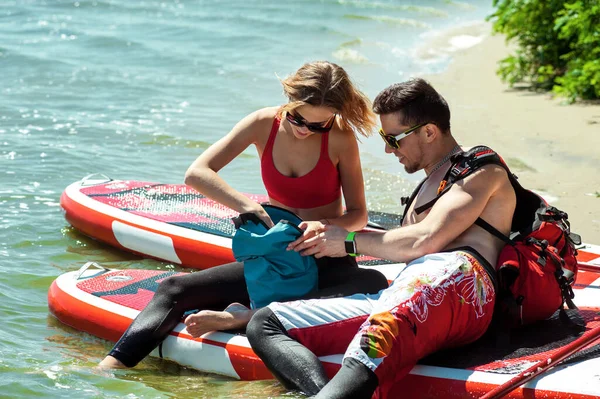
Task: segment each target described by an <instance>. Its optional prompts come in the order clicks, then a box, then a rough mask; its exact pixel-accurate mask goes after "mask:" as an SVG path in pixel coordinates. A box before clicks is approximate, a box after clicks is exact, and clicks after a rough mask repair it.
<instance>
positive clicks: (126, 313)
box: [48, 263, 600, 399]
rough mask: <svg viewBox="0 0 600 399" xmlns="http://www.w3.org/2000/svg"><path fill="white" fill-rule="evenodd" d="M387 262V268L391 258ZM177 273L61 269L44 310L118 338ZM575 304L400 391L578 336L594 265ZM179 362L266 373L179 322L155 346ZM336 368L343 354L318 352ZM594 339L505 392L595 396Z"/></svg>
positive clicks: (462, 384)
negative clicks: (564, 315) (562, 313)
mask: <svg viewBox="0 0 600 399" xmlns="http://www.w3.org/2000/svg"><path fill="white" fill-rule="evenodd" d="M386 267H388V268H391V269H393V268H394V267H397V265H396V266H394V265H391V264H390V265H387V266H386ZM175 274H177V273H175V272H172V271H157V270H108V269H105V268H103V267H101V266H98V265H96V264H92V263H89V264H86V265H85V266H84V267H82V268H81V269H80V270H79V271H75V272H69V273H65V274H63V275H61V276H59V277H58V278H57V279H56V280H55V281H54V282H53V283H52V285H51V287H50V289H49V292H48V303H49V307H50V310H51V312H52V314H54V316H56V317H57V318H58V319H59V320H60V321H62V322H63V323H65V324H67V325H69V326H71V327H74V328H76V329H78V330H81V331H85V332H88V333H90V334H92V335H95V336H98V337H101V338H104V339H108V340H111V341H117V340H118V339H119V337H120V336H121V335H122V334H123V332H124V331H125V330H126V329H127V327H128V326H129V324H130V323H131V321H132V320H133V319H134V318H135V317H136V316H137V314H138V313H139V312H140V311H141V310H142V309H143V308H144V307H145V305H146V304H147V303H148V302H149V301H150V299H151V298H152V296H153V295H154V292H155V291H156V288H157V287H158V284H159V283H160V282H161V281H162V280H163V279H165V278H167V277H170V276H173V275H175ZM574 288H575V289H574V291H575V302H576V304H577V305H578V307H579V310H577V311H571V310H569V311H568V312H569V316H570V319H571V321H572V322H569V323H565V322H564V321H562V320H559V317H558V312H557V315H555V316H554V317H553V318H551V319H549V320H546V321H544V322H541V323H538V324H535V325H532V326H530V327H527V328H524V329H522V330H519V331H516V332H512V333H511V334H510V339H509V340H508V341H507V342H503V343H501V344H499V342H500V341H499V338H498V336H497V335H492V334H488V335H486V336H484V337H483V338H482V339H480V340H479V341H477V342H476V343H474V344H471V345H469V346H466V347H462V348H457V349H453V350H449V351H444V352H439V353H437V354H435V355H432V356H430V357H428V358H426V359H423V360H422V361H421V363H420V364H419V365H417V366H416V367H414V368H413V369H412V371H411V372H410V374H409V375H408V376H407V377H406V378H405V379H404V380H403V382H402V384H400V386H399V389H401V393H402V396H403V397H410V398H461V399H462V398H474V397H479V396H481V395H483V394H484V393H486V392H488V391H490V390H491V389H493V388H494V387H496V386H498V385H501V384H502V383H504V382H505V381H507V380H509V379H510V378H512V377H514V376H515V375H517V374H518V373H519V372H521V371H523V370H525V369H526V368H528V367H530V366H531V365H532V364H533V363H534V362H536V361H538V360H541V359H545V358H548V357H551V356H552V354H553V353H554V352H556V351H557V350H559V349H560V348H562V347H564V346H565V345H567V344H568V343H570V342H572V341H573V340H575V339H576V338H578V337H580V336H582V335H585V334H589V332H590V330H591V329H592V328H594V327H596V326H598V325H600V306H599V305H600V270H599V269H593V268H586V270H582V271H581V272H580V273H579V274H578V277H577V281H576V284H575V287H574ZM152 354H153V355H154V356H160V357H163V358H165V359H170V360H173V361H175V362H177V363H179V364H181V365H183V366H187V367H191V368H194V369H197V370H199V371H203V372H209V373H216V374H220V375H224V376H229V377H232V378H235V379H241V380H260V379H271V378H272V376H271V374H270V373H269V371H268V370H267V369H266V368H265V366H264V365H263V363H262V362H261V361H260V359H259V358H258V357H257V356H256V355H255V354H254V352H253V351H252V349H251V348H250V345H249V344H248V341H247V340H246V338H245V337H244V336H243V335H241V334H233V333H228V332H212V333H208V334H205V335H203V336H202V337H200V338H193V337H191V336H190V335H189V334H188V333H187V331H186V329H185V325H184V324H183V323H180V324H179V325H178V326H177V327H176V328H175V329H174V330H173V331H172V332H171V334H170V335H169V337H168V338H167V339H166V340H165V341H164V342H163V343H162V345H161V346H160V347H159V348H157V349H156V350H155V351H154V352H153V353H152ZM321 360H322V362H323V364H324V366H325V368H326V370H327V371H328V372H329V373H330V374H332V375H333V374H334V373H335V372H336V370H337V369H338V368H339V365H340V362H341V360H342V355H334V356H327V357H324V358H321ZM598 370H600V344H598V343H597V344H591V346H589V347H588V348H585V349H584V350H582V351H580V352H578V353H577V354H575V355H573V356H572V357H571V358H569V359H567V360H566V361H565V363H564V364H562V365H560V366H558V367H556V368H555V369H553V370H551V371H550V372H548V373H546V374H544V375H542V376H540V377H537V378H535V379H534V380H532V381H530V382H529V383H527V384H526V385H525V386H524V387H522V388H519V389H517V390H516V391H514V392H513V393H511V394H510V395H509V396H508V397H509V398H534V397H535V398H540V397H551V398H597V397H598V396H599V395H600V377H599V374H598Z"/></svg>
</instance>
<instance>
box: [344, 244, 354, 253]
mask: <svg viewBox="0 0 600 399" xmlns="http://www.w3.org/2000/svg"><path fill="white" fill-rule="evenodd" d="M344 245H345V247H346V253H347V254H353V253H355V252H354V251H355V250H356V249H355V248H354V241H344Z"/></svg>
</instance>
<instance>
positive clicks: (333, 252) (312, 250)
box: [288, 224, 348, 258]
mask: <svg viewBox="0 0 600 399" xmlns="http://www.w3.org/2000/svg"><path fill="white" fill-rule="evenodd" d="M347 235H348V232H347V231H346V230H344V229H343V228H341V227H338V226H334V225H331V224H328V225H325V226H323V229H322V230H321V231H320V232H318V233H316V234H315V235H313V237H310V238H306V239H304V240H303V241H302V242H300V243H298V244H297V245H295V246H292V244H294V243H295V242H296V241H298V240H296V241H294V243H291V244H290V246H288V249H289V250H294V251H296V252H301V254H302V255H303V256H306V255H314V256H315V257H316V258H322V257H324V256H329V257H332V258H340V257H343V256H346V255H348V254H347V253H346V248H345V246H344V241H345V239H346V236H347Z"/></svg>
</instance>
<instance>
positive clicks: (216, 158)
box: [185, 110, 273, 226]
mask: <svg viewBox="0 0 600 399" xmlns="http://www.w3.org/2000/svg"><path fill="white" fill-rule="evenodd" d="M264 116H265V110H259V111H256V112H253V113H252V114H250V115H248V116H246V117H245V118H244V119H242V120H241V121H239V122H238V123H237V124H236V125H235V126H234V127H233V129H232V130H231V131H230V132H229V133H228V134H227V135H226V136H224V137H223V138H221V139H220V140H219V141H217V142H216V143H214V144H213V145H211V146H210V147H209V148H208V149H207V150H206V151H204V152H203V153H202V154H201V155H200V156H199V157H198V158H197V159H196V160H195V161H194V162H193V163H192V165H191V166H190V167H189V168H188V170H187V172H186V174H185V184H186V185H188V186H190V187H193V188H194V189H196V190H197V191H198V192H200V193H202V194H203V195H205V196H207V197H209V198H211V199H213V200H215V201H217V202H219V203H221V204H223V205H225V206H227V207H229V208H231V209H233V210H235V211H237V212H240V213H244V212H253V213H256V214H257V215H258V216H259V217H260V218H261V219H262V220H264V221H265V222H266V223H267V225H269V226H272V225H273V222H272V221H271V219H270V218H269V216H268V215H267V213H266V212H265V210H264V209H263V208H262V206H260V204H258V203H256V202H254V201H252V200H251V199H249V198H248V197H246V196H245V195H243V194H241V193H239V192H238V191H236V190H234V189H233V188H232V187H231V186H230V185H229V184H227V183H226V182H225V181H224V180H223V179H222V178H221V177H220V176H219V175H218V174H217V172H218V171H219V170H221V169H222V168H223V167H224V166H226V165H227V164H229V162H231V161H232V160H233V159H234V158H235V157H237V156H238V155H239V154H240V153H242V151H244V150H245V149H246V148H248V146H250V145H251V144H256V142H257V138H258V134H259V132H260V130H261V128H262V124H264V123H263V121H264V120H265V119H266V118H264Z"/></svg>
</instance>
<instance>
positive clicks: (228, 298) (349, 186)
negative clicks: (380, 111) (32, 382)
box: [100, 61, 387, 367]
mask: <svg viewBox="0 0 600 399" xmlns="http://www.w3.org/2000/svg"><path fill="white" fill-rule="evenodd" d="M281 83H282V85H283V90H284V93H285V95H286V96H287V97H288V99H289V102H288V103H287V104H285V105H283V106H281V107H270V108H263V109H261V110H258V111H256V112H253V113H252V114H250V115H248V116H246V117H245V118H244V119H242V120H241V121H240V122H238V124H237V125H236V126H235V127H234V128H233V130H231V132H229V134H227V135H226V136H224V137H223V138H222V139H220V140H219V141H217V142H216V143H215V144H213V145H212V146H211V147H210V148H208V149H207V150H206V151H204V152H203V153H202V155H200V156H199V157H198V159H196V161H195V162H194V163H193V164H192V165H191V166H190V168H189V169H188V171H187V173H186V177H185V183H186V184H187V185H189V186H191V187H193V188H195V189H196V190H198V191H199V192H201V193H202V194H204V195H206V196H207V197H209V198H211V199H213V200H215V201H217V202H220V203H222V204H223V205H226V206H228V207H230V208H232V209H234V210H235V211H237V212H240V213H246V212H253V213H255V214H256V215H258V217H259V218H261V219H262V220H263V221H264V222H265V223H267V225H268V226H272V225H273V222H272V221H271V219H270V218H269V216H268V215H267V213H266V212H265V210H264V209H263V208H262V206H261V205H260V204H258V203H256V202H254V201H252V200H250V199H249V198H248V197H246V196H244V195H243V194H241V193H239V192H237V191H236V190H234V189H233V188H232V187H231V186H229V185H228V184H227V183H226V182H225V181H224V180H223V179H221V178H220V177H219V175H218V173H217V172H218V171H219V170H220V169H221V168H223V167H224V166H226V165H227V164H228V163H229V162H231V161H232V160H233V159H234V158H235V157H237V156H238V155H239V154H240V153H241V152H242V151H244V150H245V149H246V148H247V147H249V146H250V145H252V144H253V145H255V146H256V149H257V150H258V154H259V156H260V158H261V173H262V179H263V183H264V185H265V187H266V189H267V193H268V195H269V201H270V203H271V204H273V205H277V206H280V207H282V208H285V209H288V210H290V211H292V212H294V213H296V214H297V215H298V216H300V217H301V218H302V219H303V220H306V222H303V223H302V224H301V225H300V227H301V228H302V229H304V234H303V236H302V237H301V238H300V239H299V241H301V240H303V239H306V238H309V237H312V236H314V235H315V234H317V233H319V232H320V231H321V230H322V229H323V228H324V226H325V225H326V224H335V225H338V226H341V227H343V228H345V229H346V230H349V231H354V230H360V229H362V228H363V227H364V226H365V225H366V223H367V209H366V203H365V196H364V187H363V179H362V171H361V166H360V159H359V154H358V144H357V141H356V137H355V135H354V131H355V132H357V133H358V134H361V135H363V136H367V135H368V134H369V133H370V132H371V131H372V130H373V128H374V126H375V122H374V114H373V113H372V111H371V109H370V102H369V100H368V99H367V97H366V96H365V95H364V94H363V93H361V92H360V91H359V90H357V89H356V88H355V87H354V85H353V84H352V82H351V81H350V78H349V77H348V75H347V74H346V72H345V71H344V69H342V68H341V67H339V66H338V65H336V64H333V63H330V62H325V61H320V62H312V63H307V64H305V65H303V66H302V67H301V68H300V69H299V70H298V71H296V73H295V74H293V75H292V76H290V77H288V78H286V79H284V80H283V81H282V82H281ZM341 191H343V193H344V201H345V205H346V212H345V213H344V211H343V204H342V197H341ZM317 264H318V267H319V289H318V291H317V292H316V293H315V294H314V295H313V297H330V296H342V295H351V294H354V293H358V292H362V293H375V292H378V291H379V290H380V289H382V288H385V287H387V281H386V279H385V277H384V276H383V275H382V274H381V273H379V272H377V271H375V270H366V269H360V268H358V266H357V264H356V262H355V261H354V259H353V258H350V257H347V258H321V259H318V260H317ZM232 302H233V303H234V304H233V305H231V306H228V307H227V308H226V309H225V311H214V309H223V308H224V307H225V306H227V305H229V304H231V303H232ZM248 303H249V298H248V292H247V288H246V283H245V280H244V269H243V264H242V263H230V264H227V265H222V266H218V267H214V268H211V269H207V270H203V271H199V272H196V273H191V274H189V275H185V276H177V277H171V278H168V279H166V280H165V281H163V282H162V283H161V284H160V286H159V288H158V290H157V292H156V295H155V296H154V297H153V299H152V300H151V301H150V303H149V304H148V306H147V307H146V308H145V309H144V310H143V311H142V312H141V313H140V314H139V316H138V317H137V318H136V319H135V320H134V322H133V323H132V324H131V326H130V327H129V329H128V330H127V331H126V332H125V334H124V335H123V336H122V337H121V339H120V340H119V342H117V344H116V345H115V347H114V348H113V349H112V351H111V352H110V353H109V355H108V356H107V357H106V358H105V359H104V360H103V361H102V362H101V363H100V366H102V367H133V366H135V365H136V364H137V363H138V362H139V361H140V360H142V359H143V358H144V357H145V356H147V355H148V354H149V353H150V352H151V351H152V350H153V349H154V348H155V347H156V346H157V345H158V344H160V342H162V341H163V340H164V339H165V338H166V337H167V335H168V334H169V332H170V331H171V330H172V329H173V328H174V327H175V326H176V325H177V323H178V322H179V321H180V320H181V318H182V317H183V315H184V314H185V312H187V311H190V310H195V309H202V310H201V311H200V312H197V313H195V314H192V315H190V316H188V317H187V318H186V320H185V324H186V326H187V330H188V332H189V333H190V334H191V335H192V336H194V337H198V336H200V335H202V334H204V333H206V332H208V331H214V330H219V329H230V328H237V327H242V326H244V325H245V324H246V323H247V322H248V320H249V318H250V316H251V312H250V311H249V310H248V309H247V308H246V307H245V305H247V304H248Z"/></svg>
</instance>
